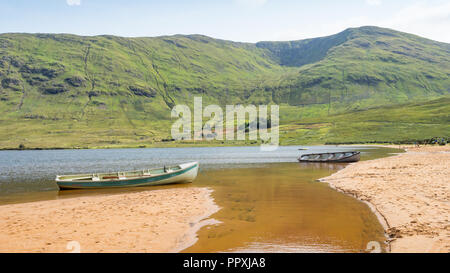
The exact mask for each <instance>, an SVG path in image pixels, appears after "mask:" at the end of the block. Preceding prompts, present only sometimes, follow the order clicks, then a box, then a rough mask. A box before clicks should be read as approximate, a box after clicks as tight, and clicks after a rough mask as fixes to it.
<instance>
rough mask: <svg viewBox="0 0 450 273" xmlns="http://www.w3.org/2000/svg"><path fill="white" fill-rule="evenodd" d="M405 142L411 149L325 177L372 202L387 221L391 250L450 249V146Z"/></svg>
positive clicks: (331, 182) (345, 190) (343, 190)
mask: <svg viewBox="0 0 450 273" xmlns="http://www.w3.org/2000/svg"><path fill="white" fill-rule="evenodd" d="M403 146H404V148H406V151H407V152H406V153H403V154H399V155H396V156H393V157H388V158H381V159H376V160H371V161H362V162H358V163H355V164H352V165H350V166H348V167H347V168H345V169H343V170H341V171H339V172H337V173H335V174H333V175H331V176H329V177H326V178H324V179H321V181H323V182H327V183H329V184H330V185H331V186H332V187H334V188H336V189H337V190H340V191H342V192H345V193H347V194H349V195H352V196H354V197H356V198H357V199H359V200H361V201H365V202H368V203H369V204H370V206H371V207H372V208H373V209H374V210H375V212H376V213H377V214H379V215H380V216H381V217H382V222H383V221H384V222H385V225H384V226H385V230H386V233H387V235H388V236H389V239H388V241H389V242H390V251H391V252H393V253H398V252H401V253H403V252H413V253H421V252H450V230H449V227H450V222H449V215H450V204H449V203H448V200H450V196H449V194H450V180H449V177H450V165H449V164H450V163H449V162H450V146H448V145H447V146H423V147H414V146H411V145H410V146H405V145H403ZM395 147H396V148H397V146H395Z"/></svg>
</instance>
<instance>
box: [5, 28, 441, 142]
mask: <svg viewBox="0 0 450 273" xmlns="http://www.w3.org/2000/svg"><path fill="white" fill-rule="evenodd" d="M449 76H450V45H449V44H446V43H439V42H435V41H431V40H427V39H424V38H420V37H417V36H414V35H410V34H406V33H401V32H397V31H394V30H389V29H382V28H377V27H362V28H357V29H348V30H345V31H344V32H341V33H338V34H336V35H333V36H328V37H322V38H316V39H308V40H301V41H292V42H260V43H257V44H248V43H236V42H231V41H224V40H217V39H213V38H209V37H206V36H201V35H188V36H182V35H175V36H167V37H155V38H123V37H115V36H95V37H81V36H75V35H67V34H0V82H1V85H0V129H1V130H0V148H17V147H18V145H20V144H23V145H25V146H26V147H67V148H69V147H110V146H113V147H120V146H141V145H158V143H160V142H161V141H162V140H163V139H166V138H170V125H171V124H172V122H173V121H172V120H171V119H170V110H171V108H172V107H173V106H174V105H175V104H181V103H182V104H189V105H191V104H192V103H193V97H194V96H202V97H203V102H204V105H206V104H210V103H214V104H219V105H226V104H237V103H242V104H247V103H252V104H271V103H276V104H280V105H281V122H282V124H283V126H282V130H285V131H283V133H282V139H283V143H285V144H294V143H325V142H332V141H338V140H348V139H352V140H353V139H355V140H366V139H367V140H386V141H388V140H389V139H391V138H397V139H400V138H409V137H412V136H414V137H415V136H417V137H422V136H423V137H425V136H428V135H429V134H431V133H433V134H438V135H448V134H449V128H448V118H447V119H446V120H445V119H444V120H445V122H444V123H440V122H435V118H436V117H435V114H434V112H433V111H432V110H433V109H441V108H439V107H441V106H439V105H440V102H441V100H439V98H441V99H442V100H443V101H444V102H445V100H446V99H447V98H446V97H445V96H446V95H448V94H449V92H450V80H449V78H450V77H449ZM436 99H437V100H436ZM430 100H433V102H432V103H431V102H429V103H428V102H427V101H430ZM418 102H424V103H419V104H417V103H418ZM447 102H448V100H447ZM396 105H401V106H400V107H398V106H396ZM405 105H406V106H405ZM421 105H424V106H425V105H429V107H431V108H433V109H431V110H430V111H428V110H427V111H425V110H424V109H422V108H420V107H421ZM381 106H382V107H386V106H389V107H387V108H379V107H381ZM377 107H378V108H377ZM442 107H444V110H448V108H445V105H444V106H442ZM372 108H374V109H372ZM379 109H384V110H379ZM410 110H411V111H412V113H414V115H409V112H407V111H410ZM441 110H442V109H441ZM377 111H382V113H384V114H385V115H387V116H383V115H377V113H379V112H377ZM404 111H406V112H404ZM388 113H392V115H391V114H388ZM447 113H448V111H447ZM371 115H375V116H377V120H376V121H374V120H370V119H369V117H370V116H371ZM405 116H409V117H410V118H409V119H408V121H407V122H406V121H405ZM392 118H393V120H392ZM440 118H442V117H439V119H440ZM306 123H308V124H314V126H312V125H311V126H310V125H304V124H306ZM387 123H389V124H390V126H393V128H394V129H395V128H400V129H401V128H404V130H403V129H401V130H400V129H399V130H393V129H392V130H390V129H389V127H383V126H381V124H385V125H386V124H387ZM302 124H303V125H302ZM320 124H332V126H331V127H330V126H328V125H320ZM375 124H378V125H375ZM400 124H402V125H400ZM405 124H409V125H405ZM414 124H419V126H414ZM420 124H422V125H423V124H430V126H422V125H420ZM439 124H441V125H442V126H441V125H439ZM369 125H370V126H369ZM290 126H291V127H290ZM296 126H300V127H298V128H297V127H296ZM302 126H306V127H302ZM308 126H309V127H311V128H309V127H308ZM398 126H406V127H398ZM431 127H432V128H433V129H432V130H431V129H430V128H431ZM408 128H409V129H408ZM412 128H416V129H414V130H413V129H412ZM293 132H295V133H293ZM389 132H391V133H390V134H389ZM412 133H413V134H412ZM349 134H350V136H349ZM411 134H412V135H411Z"/></svg>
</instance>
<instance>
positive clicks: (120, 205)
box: [0, 187, 219, 253]
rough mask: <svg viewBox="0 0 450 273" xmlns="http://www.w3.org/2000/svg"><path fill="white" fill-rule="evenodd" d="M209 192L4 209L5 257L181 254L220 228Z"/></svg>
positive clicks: (1, 245)
mask: <svg viewBox="0 0 450 273" xmlns="http://www.w3.org/2000/svg"><path fill="white" fill-rule="evenodd" d="M211 193H212V190H211V189H209V188H198V187H192V188H191V187H189V188H175V189H161V190H148V191H143V192H133V193H121V194H115V195H101V196H84V197H74V198H68V199H56V200H45V201H37V202H29V203H18V204H8V205H1V206H0V228H1V229H2V233H1V234H0V252H12V253H21V252H32V253H35V252H44V253H54V252H56V253H64V252H70V248H69V245H68V244H69V243H70V242H73V241H75V242H76V243H79V246H80V251H81V252H86V253H101V252H151V253H155V252H167V253H171V252H179V251H181V250H183V249H185V248H187V247H189V246H191V245H193V244H194V243H195V242H196V241H197V239H198V238H197V231H198V230H199V229H200V228H201V227H203V226H205V225H213V224H216V223H217V221H216V220H214V219H212V218H209V217H210V216H211V215H212V214H214V213H215V212H217V211H218V210H219V207H218V206H217V205H216V204H215V202H214V199H213V198H212V196H211Z"/></svg>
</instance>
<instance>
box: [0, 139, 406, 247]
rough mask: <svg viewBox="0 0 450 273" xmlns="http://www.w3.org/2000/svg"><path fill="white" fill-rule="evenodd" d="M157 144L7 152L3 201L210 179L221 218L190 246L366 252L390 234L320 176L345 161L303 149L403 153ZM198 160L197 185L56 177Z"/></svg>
mask: <svg viewBox="0 0 450 273" xmlns="http://www.w3.org/2000/svg"><path fill="white" fill-rule="evenodd" d="M306 148H308V149H309V150H307V151H299V150H298V147H294V146H291V147H280V149H278V150H277V151H275V152H260V150H259V147H208V148H158V149H114V150H56V151H0V204H5V203H16V202H26V201H35V200H46V199H56V198H71V197H75V196H85V195H98V194H117V193H123V192H127V191H144V190H158V189H162V188H171V187H193V186H205V187H210V188H212V189H213V190H214V192H213V197H214V199H215V201H216V203H217V204H218V205H219V206H220V207H221V210H220V211H219V212H218V213H216V214H214V215H213V218H215V219H216V220H218V221H220V222H221V224H218V225H215V226H208V227H204V228H202V229H201V230H200V231H199V233H198V236H199V240H198V242H197V243H196V244H195V245H193V246H192V247H190V248H188V249H186V250H185V251H186V252H223V251H227V252H228V251H240V252H242V251H245V252H253V251H256V252H261V251H267V252H322V251H323V252H341V251H346V252H349V251H355V252H360V251H364V249H365V248H366V245H367V243H368V242H370V241H379V242H382V241H384V239H385V238H384V232H383V229H382V227H381V225H380V224H379V222H378V221H377V219H376V216H375V215H374V214H373V213H372V212H371V211H370V209H369V208H368V207H367V206H366V205H365V204H363V203H361V202H359V201H357V200H356V199H354V198H352V197H349V196H347V195H345V194H342V193H339V192H337V191H335V190H333V189H331V188H330V187H329V186H328V185H327V184H324V183H319V182H316V180H317V179H319V178H321V177H325V176H328V175H330V174H331V173H333V172H335V171H337V170H339V169H341V168H344V167H345V166H346V165H345V164H324V163H313V164H306V163H302V164H299V163H297V162H296V160H297V158H298V156H299V155H300V154H302V153H314V152H323V151H344V150H349V149H351V150H360V151H362V152H363V153H362V159H363V160H365V159H372V158H377V157H381V156H386V155H388V154H389V153H392V152H397V151H398V150H395V149H386V148H367V147H366V148H363V147H351V148H350V147H348V148H346V147H332V146H314V147H306ZM189 161H199V162H200V166H201V169H200V173H199V175H198V177H197V179H196V180H195V182H194V183H193V184H187V185H186V184H185V185H174V186H158V187H144V188H128V189H111V190H91V191H86V190H77V191H63V192H58V191H57V187H56V184H55V182H54V177H55V175H56V174H66V173H91V172H92V173H94V172H105V171H119V170H133V169H146V168H151V167H159V166H161V165H172V164H178V163H182V162H189Z"/></svg>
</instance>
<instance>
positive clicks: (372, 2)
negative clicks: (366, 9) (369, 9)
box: [366, 0, 382, 6]
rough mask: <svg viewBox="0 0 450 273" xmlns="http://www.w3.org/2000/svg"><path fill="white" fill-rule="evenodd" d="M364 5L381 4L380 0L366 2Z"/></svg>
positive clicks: (367, 0)
mask: <svg viewBox="0 0 450 273" xmlns="http://www.w3.org/2000/svg"><path fill="white" fill-rule="evenodd" d="M366 4H367V5H369V6H379V5H381V4H382V2H381V0H366Z"/></svg>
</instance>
